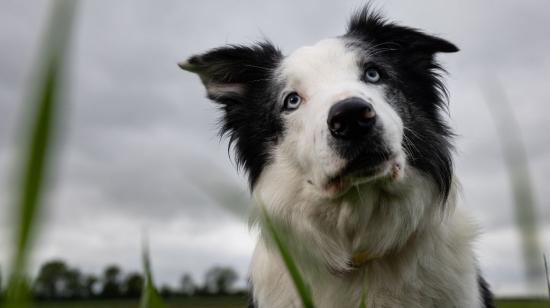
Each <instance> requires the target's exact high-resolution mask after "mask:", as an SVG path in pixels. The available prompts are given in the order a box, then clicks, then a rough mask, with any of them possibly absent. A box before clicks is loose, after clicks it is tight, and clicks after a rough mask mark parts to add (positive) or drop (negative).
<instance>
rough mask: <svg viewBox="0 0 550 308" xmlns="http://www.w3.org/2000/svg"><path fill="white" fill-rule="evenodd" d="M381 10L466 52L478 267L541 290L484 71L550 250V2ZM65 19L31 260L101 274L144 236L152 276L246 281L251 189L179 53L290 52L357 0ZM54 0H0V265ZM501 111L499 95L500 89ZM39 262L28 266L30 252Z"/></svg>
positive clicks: (454, 81) (459, 105)
mask: <svg viewBox="0 0 550 308" xmlns="http://www.w3.org/2000/svg"><path fill="white" fill-rule="evenodd" d="M376 3H377V6H378V7H380V8H381V9H382V10H383V11H384V12H385V13H386V15H387V16H388V17H390V18H391V19H393V20H397V21H400V22H402V23H404V24H407V25H411V26H414V27H419V28H422V29H425V30H427V31H429V32H431V33H435V34H439V35H442V36H444V37H445V38H447V39H449V40H451V41H452V42H454V43H456V44H457V45H458V46H459V47H460V48H461V52H459V53H457V54H451V55H444V56H442V58H441V60H442V62H444V63H445V64H446V65H447V68H448V70H449V72H450V76H449V78H448V84H449V89H450V92H451V122H452V124H453V126H454V127H455V129H456V131H457V133H458V138H457V148H458V151H457V157H456V162H457V173H458V175H459V176H460V178H461V180H462V183H463V187H464V192H463V197H462V199H461V205H460V206H462V207H464V208H466V209H468V210H469V211H470V212H471V213H472V215H473V216H475V217H477V219H478V221H479V224H480V225H481V227H482V230H483V234H482V236H481V237H480V239H479V240H478V242H477V243H476V250H477V251H478V254H479V259H480V263H481V267H482V269H483V271H484V272H485V274H486V276H487V278H488V280H489V282H490V283H491V284H492V286H493V288H494V290H495V291H496V292H497V293H498V294H517V293H526V292H528V293H533V292H539V293H541V292H542V291H543V290H544V287H545V286H544V285H543V284H540V287H537V288H532V287H528V286H527V285H526V284H525V282H524V280H523V279H522V277H523V275H522V266H521V261H520V260H521V252H520V246H519V241H518V233H517V230H516V228H515V227H514V221H515V219H514V216H513V213H514V211H513V196H512V194H511V190H510V183H509V179H508V174H507V170H506V168H505V163H504V160H503V155H502V152H501V147H500V145H499V141H498V140H499V139H498V131H497V129H496V126H495V119H494V117H493V116H491V112H490V109H489V106H488V104H487V102H486V98H487V97H486V92H487V91H486V88H487V85H488V83H487V80H497V81H498V83H500V84H501V86H502V89H503V90H504V94H505V97H506V98H507V100H508V102H509V103H510V106H511V108H512V110H513V113H514V114H515V116H516V118H517V121H518V123H519V127H520V130H521V131H520V133H521V135H522V136H523V138H524V142H525V145H526V148H527V155H528V158H529V164H530V165H529V167H530V172H531V176H532V180H533V184H534V189H535V197H536V203H537V211H538V218H539V223H540V231H541V233H540V238H541V241H542V242H543V246H544V249H545V251H546V252H547V253H550V207H549V202H550V195H549V193H548V187H550V177H549V176H548V173H549V171H550V142H549V140H550V139H549V138H548V131H550V121H548V119H547V117H549V116H550V108H549V106H548V103H550V102H549V98H550V87H549V86H548V82H549V80H550V78H549V77H550V76H549V72H550V39H549V37H550V33H549V32H548V30H547V29H550V18H548V12H550V2H546V1H538V0H529V1H522V2H521V5H520V4H519V2H518V1H496V0H493V1H476V0H470V1H463V0H461V1H459V0H455V1H436V0H429V1H414V2H413V1H381V0H380V1H377V2H376ZM80 4H81V5H80V7H79V9H78V16H77V20H76V29H75V31H74V32H73V34H74V37H73V41H72V52H71V54H70V58H69V59H68V60H69V61H70V62H69V63H70V69H69V74H70V75H69V78H70V84H69V85H70V92H69V93H68V100H67V104H66V105H65V106H64V110H63V115H64V116H65V121H64V123H63V127H62V131H61V134H60V135H61V140H60V147H59V150H58V154H57V155H56V161H57V164H56V167H57V168H56V171H57V173H56V175H55V176H54V177H52V179H51V180H50V181H49V182H48V184H49V191H48V204H47V211H46V212H45V213H44V215H43V216H44V217H43V218H44V219H43V221H44V223H43V224H42V228H41V229H40V234H39V236H38V238H37V245H36V250H35V256H34V264H38V263H39V262H41V261H43V260H46V259H49V258H53V257H63V258H64V259H66V260H67V261H68V262H69V263H70V264H73V265H76V266H79V267H80V268H82V269H83V270H84V271H88V272H95V273H99V272H100V270H101V269H102V268H103V267H104V266H105V265H107V264H109V263H118V264H120V265H122V266H123V267H124V268H126V269H128V270H138V269H139V268H140V265H139V264H140V243H141V235H142V234H143V233H147V234H148V237H149V242H150V246H151V253H152V258H153V266H154V271H155V275H156V276H157V279H158V280H159V281H160V282H162V283H169V284H172V285H176V284H177V282H178V279H179V277H180V276H181V274H182V273H183V272H190V273H192V274H193V275H194V277H195V279H196V280H198V281H200V280H202V277H203V273H204V271H205V270H206V269H207V268H209V267H210V266H212V265H215V264H221V265H230V266H233V267H234V268H236V269H237V270H238V271H239V273H240V275H241V277H242V278H243V279H242V280H241V284H244V277H245V276H246V271H247V266H248V262H249V260H250V255H251V252H252V249H253V246H254V236H253V235H251V234H250V233H249V231H248V228H247V225H246V211H247V206H248V205H247V202H246V200H247V192H246V183H245V182H244V181H243V180H242V178H241V175H239V174H238V173H237V172H236V171H235V168H234V166H233V164H232V163H231V161H230V160H229V158H228V156H227V148H226V144H225V143H224V142H223V141H222V142H220V141H219V139H218V137H217V136H216V119H217V113H216V110H215V107H214V106H213V105H212V104H210V103H209V102H208V101H207V100H206V99H205V98H204V90H203V88H202V86H201V84H200V82H199V80H198V78H196V77H195V76H192V75H191V74H188V73H185V72H183V71H181V70H179V69H178V68H177V66H176V63H177V62H178V61H180V60H182V59H183V58H185V57H187V56H190V55H192V54H194V53H198V52H201V51H204V50H207V49H208V48H212V47H216V46H219V45H221V44H225V43H247V42H253V41H255V40H258V39H262V38H264V37H267V38H270V39H271V40H272V41H273V42H275V43H276V44H278V45H279V46H280V47H281V48H282V49H283V50H284V51H286V52H287V53H289V52H291V51H292V50H294V49H296V48H298V47H300V46H302V45H305V44H312V43H314V42H315V41H317V40H319V39H322V38H325V37H330V36H335V35H339V34H342V33H343V31H344V29H345V22H346V20H347V19H348V17H349V14H350V13H351V12H352V11H353V10H354V9H356V8H357V7H359V6H360V4H361V1H326V2H319V1H315V0H308V1H300V2H299V3H297V1H237V0H232V1H216V2H214V1H190V0H186V1H177V0H172V1H168V0H167V1H160V2H159V1H137V0H124V1H123V0H120V1H109V2H106V1H91V0H89V1H81V2H80ZM48 9H49V1H45V0H34V1H18V0H5V1H2V2H1V4H0V25H1V26H0V264H1V265H2V268H5V266H6V262H7V259H8V249H9V244H8V242H9V230H10V228H12V227H13V223H12V221H11V219H10V216H9V215H8V209H9V206H10V205H11V203H10V198H9V195H10V193H11V192H12V190H11V189H10V187H11V188H13V176H12V175H13V165H14V163H15V161H16V159H17V152H16V147H17V145H18V142H19V140H20V137H21V132H20V131H21V127H22V125H21V124H22V123H21V121H20V120H21V112H22V110H24V108H23V107H24V101H25V98H26V96H25V93H26V92H27V91H28V89H29V87H28V83H29V81H30V80H31V78H32V71H33V68H34V65H35V63H36V58H37V56H38V55H39V54H40V50H38V48H39V45H40V36H41V34H42V32H43V30H44V25H45V23H46V21H47V16H48ZM494 104H495V105H494V106H495V108H498V102H494ZM35 266H36V265H35Z"/></svg>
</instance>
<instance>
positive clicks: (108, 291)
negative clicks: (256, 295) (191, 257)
mask: <svg viewBox="0 0 550 308" xmlns="http://www.w3.org/2000/svg"><path fill="white" fill-rule="evenodd" d="M238 278H239V276H238V275H237V272H236V271H235V270H234V269H232V268H231V267H227V266H214V267H212V268H210V269H209V270H208V271H207V272H206V274H205V276H204V282H203V284H197V283H196V282H195V280H194V279H193V277H192V276H191V274H189V273H184V274H183V275H182V276H181V279H180V282H179V286H177V287H171V286H168V285H163V286H162V287H161V288H160V290H159V291H160V293H161V295H162V296H164V297H172V296H193V295H201V296H215V295H228V294H235V293H242V292H244V291H243V290H238V289H236V288H235V283H236V282H237V280H238ZM143 285H144V276H143V275H142V273H139V272H123V270H122V269H121V267H119V266H118V265H109V266H107V267H105V269H104V270H103V272H102V273H101V274H100V275H95V274H89V273H83V272H82V271H81V270H79V269H78V268H76V267H72V266H69V265H68V264H67V263H66V262H65V261H64V260H61V259H56V260H51V261H48V262H45V263H44V264H42V266H41V267H40V270H39V271H38V274H37V276H36V277H35V279H34V280H33V281H32V283H31V291H32V295H33V297H34V298H35V299H38V300H52V299H56V300H58V299H93V298H98V299H99V298H105V299H114V298H138V297H139V296H141V292H142V290H143ZM2 287H3V286H2V277H1V273H0V296H1V294H2V292H3V291H5V290H3V288H2Z"/></svg>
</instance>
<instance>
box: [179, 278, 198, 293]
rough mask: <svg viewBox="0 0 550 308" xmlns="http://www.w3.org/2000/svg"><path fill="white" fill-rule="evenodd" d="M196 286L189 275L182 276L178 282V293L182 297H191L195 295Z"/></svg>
mask: <svg viewBox="0 0 550 308" xmlns="http://www.w3.org/2000/svg"><path fill="white" fill-rule="evenodd" d="M196 289H197V286H196V285H195V282H194V281H193V277H192V276H191V275H190V274H187V273H186V274H183V276H182V277H181V281H180V292H181V294H183V295H186V296H191V295H193V294H194V293H195V291H196Z"/></svg>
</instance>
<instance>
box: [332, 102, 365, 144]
mask: <svg viewBox="0 0 550 308" xmlns="http://www.w3.org/2000/svg"><path fill="white" fill-rule="evenodd" d="M375 121H376V112H375V111H374V108H373V106H372V105H371V104H370V103H368V102H366V101H365V100H364V99H362V98H358V97H350V98H346V99H344V100H342V101H340V102H338V103H336V104H334V106H332V107H331V108H330V110H329V112H328V119H327V124H328V128H329V130H330V133H331V134H332V136H334V137H335V138H340V139H353V138H360V137H363V136H364V135H366V134H367V133H368V132H369V131H370V130H371V129H372V127H373V125H374V122H375Z"/></svg>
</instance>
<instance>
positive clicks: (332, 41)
mask: <svg viewBox="0 0 550 308" xmlns="http://www.w3.org/2000/svg"><path fill="white" fill-rule="evenodd" d="M457 51H458V48H457V47H456V46H455V45H454V44H452V43H450V42H449V41H447V40H445V39H443V38H440V37H436V36H433V35H429V34H426V33H425V32H422V31H420V30H418V29H414V28H410V27H405V26H402V25H399V24H396V23H393V22H390V21H388V20H387V19H386V18H385V17H383V16H382V15H381V14H380V13H379V12H377V11H374V10H372V9H371V8H369V6H368V5H367V6H365V7H364V8H363V9H361V10H359V11H358V12H356V13H355V14H354V15H353V16H352V18H351V20H350V21H349V25H348V27H347V31H346V33H345V34H343V35H341V36H338V37H335V38H328V39H324V40H321V41H319V42H318V43H316V44H314V45H312V46H306V47H302V48H299V49H297V50H296V51H294V52H292V53H291V54H289V55H287V56H285V55H283V53H282V52H281V51H280V50H279V49H278V48H277V47H275V46H274V45H273V44H272V43H271V42H269V41H265V42H258V43H254V44H251V45H225V46H222V47H219V48H216V49H212V50H210V51H208V52H206V53H204V54H200V55H195V56H192V57H190V58H188V59H187V60H185V61H183V62H180V63H179V66H180V67H181V68H182V69H184V70H187V71H189V72H193V73H196V74H198V76H199V77H200V79H201V80H202V83H203V84H204V86H205V88H206V92H207V96H208V98H210V99H211V100H212V101H214V102H216V103H218V104H219V106H220V109H221V112H222V114H223V116H222V118H221V134H222V135H227V137H228V139H229V144H230V145H229V146H230V148H234V151H235V153H236V155H235V159H236V161H237V163H238V165H239V166H242V167H243V168H244V169H245V170H246V173H247V175H248V179H249V183H250V188H251V193H252V197H253V199H254V200H255V201H256V202H255V203H256V205H257V207H256V208H260V207H262V208H263V210H264V213H265V214H266V215H267V217H269V218H270V221H271V222H272V226H273V227H274V228H275V230H276V231H278V233H279V234H280V235H281V238H282V240H283V242H284V243H285V244H286V246H287V248H288V250H289V252H290V254H291V257H292V258H293V260H294V262H295V264H296V265H297V267H298V268H299V271H300V273H301V275H302V276H303V279H304V280H305V282H306V284H307V285H308V286H309V289H310V292H311V295H312V298H313V301H314V302H315V305H316V306H317V307H359V306H360V305H361V304H362V303H363V304H364V305H366V307H391V308H394V307H407V308H428V307H434V308H435V307H438V308H441V307H444V308H453V307H457V308H480V307H484V308H487V307H494V303H493V298H492V294H491V292H490V291H489V289H488V286H487V283H486V282H485V280H484V279H483V278H482V276H481V274H480V270H479V267H478V265H477V261H476V257H475V255H474V253H473V249H472V241H473V240H474V239H475V237H476V236H477V233H478V231H477V227H476V224H475V223H474V222H472V220H471V218H469V217H468V216H467V215H466V214H465V213H463V212H461V211H460V210H459V209H456V208H455V205H456V203H457V195H458V191H459V184H458V180H457V179H456V178H455V176H454V172H453V158H452V156H453V140H452V139H453V132H452V130H451V129H450V127H449V125H448V124H447V122H446V113H445V111H446V108H447V104H448V95H447V90H446V87H445V84H444V81H443V76H442V75H443V73H444V72H445V71H444V69H443V68H442V66H441V65H440V64H439V63H438V62H437V60H436V59H435V56H436V54H439V53H454V52H457ZM258 212H261V211H256V214H255V215H253V222H254V223H255V224H257V225H259V226H260V228H259V230H260V232H259V233H260V236H259V241H258V243H257V246H256V248H255V251H254V254H253V258H252V263H251V267H250V278H251V286H252V300H253V302H252V305H251V306H256V307H261V308H274V307H285V308H286V307H300V306H301V301H300V297H299V296H298V293H297V291H296V289H295V287H294V283H293V280H292V279H291V278H290V276H289V273H288V271H287V268H286V267H285V263H284V262H283V260H282V258H281V256H280V252H279V250H278V249H277V246H276V245H275V242H274V241H273V239H272V237H271V234H270V233H269V232H268V231H266V227H265V220H264V219H262V215H260V214H258ZM363 300H364V302H362V301H363Z"/></svg>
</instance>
